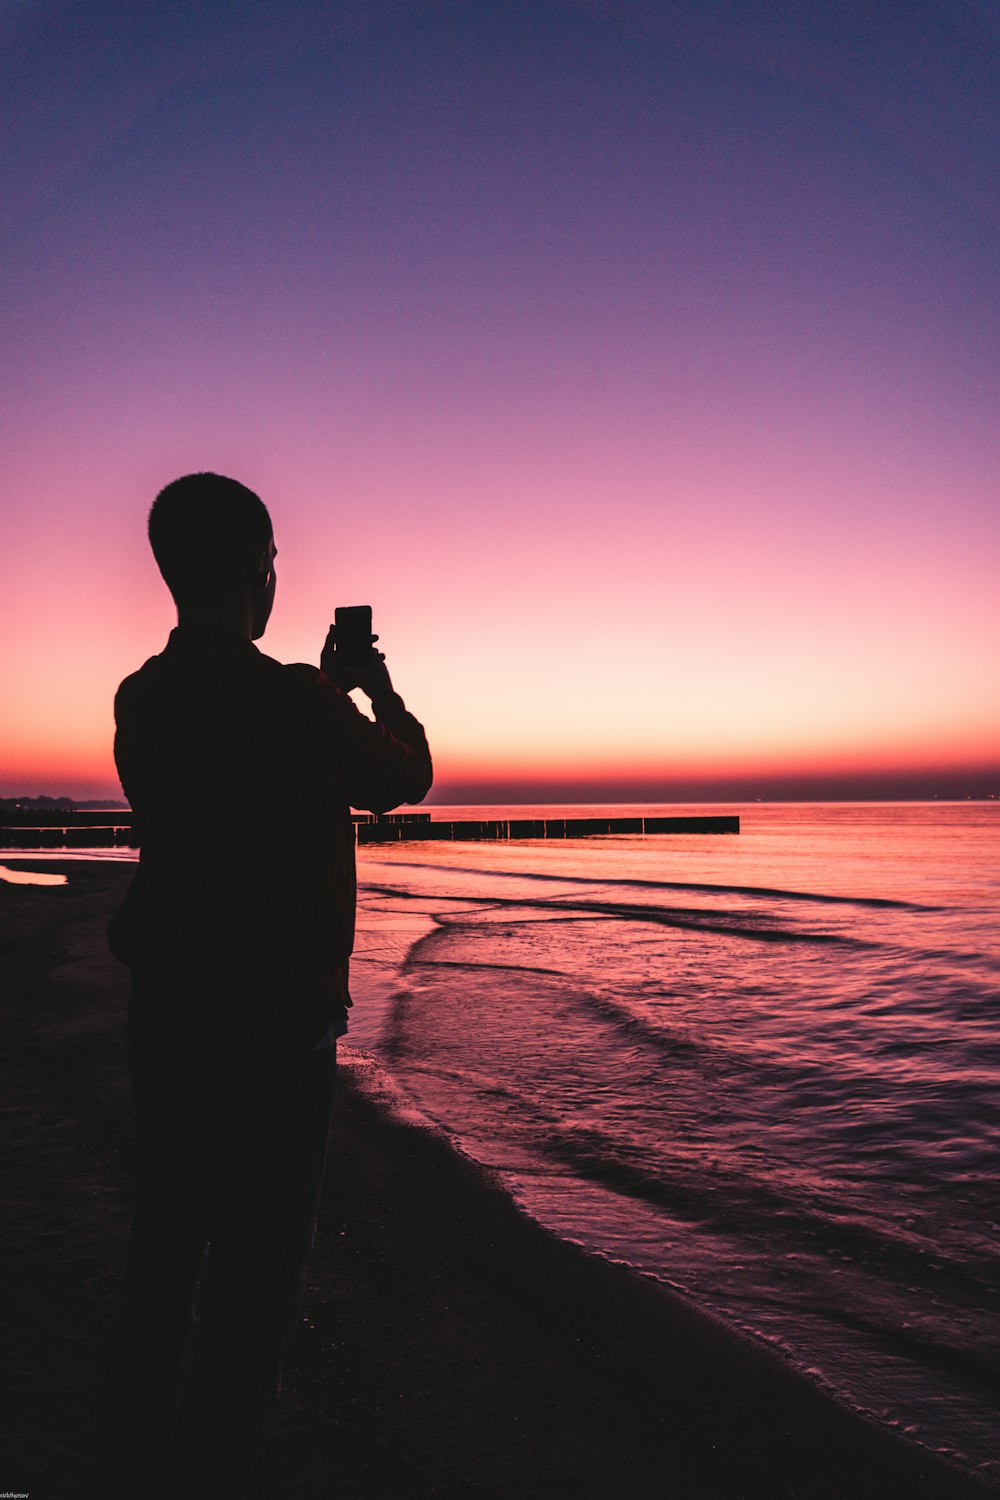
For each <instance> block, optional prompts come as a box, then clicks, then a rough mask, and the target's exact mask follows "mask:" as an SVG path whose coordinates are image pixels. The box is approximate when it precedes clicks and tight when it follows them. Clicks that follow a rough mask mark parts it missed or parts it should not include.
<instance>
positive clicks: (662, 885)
mask: <svg viewBox="0 0 1000 1500" xmlns="http://www.w3.org/2000/svg"><path fill="white" fill-rule="evenodd" d="M393 869H409V870H433V871H434V873H435V874H436V875H441V874H451V873H455V874H459V875H479V876H482V877H484V878H486V879H489V880H537V881H554V882H556V883H557V884H559V885H601V886H628V887H629V888H638V889H642V890H664V891H703V892H705V893H706V894H707V895H721V896H726V895H729V896H763V897H766V898H767V899H769V900H771V899H774V900H780V901H814V902H821V903H827V904H829V905H832V906H864V907H883V908H887V909H889V910H893V911H939V910H941V908H940V907H937V906H929V905H927V904H926V903H924V902H919V901H899V900H896V899H893V898H890V897H888V896H841V895H837V896H834V895H830V894H828V893H825V892H822V891H792V890H787V889H784V888H781V887H777V886H766V885H713V884H707V883H705V882H704V881H697V880H639V879H636V878H635V877H631V876H629V877H625V878H618V877H617V876H611V877H609V878H606V879H602V878H601V877H600V876H596V875H559V874H554V873H551V872H549V871H543V870H497V869H487V868H480V867H478V866H476V865H452V864H449V865H441V864H431V863H430V862H429V861H428V862H422V861H420V860H394V861H393Z"/></svg>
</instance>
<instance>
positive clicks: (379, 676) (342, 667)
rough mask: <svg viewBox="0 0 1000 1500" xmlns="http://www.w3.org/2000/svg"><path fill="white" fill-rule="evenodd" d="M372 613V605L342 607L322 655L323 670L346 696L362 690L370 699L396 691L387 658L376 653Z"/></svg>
mask: <svg viewBox="0 0 1000 1500" xmlns="http://www.w3.org/2000/svg"><path fill="white" fill-rule="evenodd" d="M377 640H378V636H377V635H373V634H372V612H371V606H370V605H368V604H358V605H349V606H347V607H341V606H338V608H337V609H336V610H335V611H334V623H333V624H332V625H331V626H330V629H329V632H328V634H327V637H326V642H325V644H324V646H323V651H322V653H321V655H320V659H319V664H320V669H321V670H322V671H323V672H325V673H326V675H327V677H329V678H330V680H331V682H335V683H336V684H337V686H338V687H339V688H342V689H343V691H344V692H345V693H349V692H350V691H351V690H352V689H353V688H360V689H361V691H362V692H363V693H364V694H365V696H366V697H368V698H372V699H374V698H379V697H383V696H384V695H385V694H386V693H391V692H392V691H393V686H392V681H391V679H390V677H389V669H388V667H387V666H386V664H385V656H384V655H383V653H382V652H381V651H376V650H375V649H374V645H375V642H376V641H377Z"/></svg>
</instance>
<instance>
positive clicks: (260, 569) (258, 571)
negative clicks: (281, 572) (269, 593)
mask: <svg viewBox="0 0 1000 1500" xmlns="http://www.w3.org/2000/svg"><path fill="white" fill-rule="evenodd" d="M250 581H251V584H252V586H253V587H254V588H255V589H266V588H267V586H268V584H269V583H270V582H271V559H270V557H269V556H268V554H267V551H266V550H265V551H264V552H255V553H254V557H253V571H252V573H251V578H250Z"/></svg>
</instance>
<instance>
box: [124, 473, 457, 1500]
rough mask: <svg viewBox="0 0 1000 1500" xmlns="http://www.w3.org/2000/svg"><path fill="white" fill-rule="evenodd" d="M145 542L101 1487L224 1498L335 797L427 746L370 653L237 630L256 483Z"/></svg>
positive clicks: (262, 554) (191, 483) (257, 515)
mask: <svg viewBox="0 0 1000 1500" xmlns="http://www.w3.org/2000/svg"><path fill="white" fill-rule="evenodd" d="M149 537H150V542H151V544H152V548H153V553H154V555H155V557H156V561H157V563H158V564H159V567H160V571H161V572H162V574H163V577H164V579H165V581H166V583H167V585H168V587H169V588H170V591H171V593H172V594H173V596H174V599H175V601H176V603H177V613H178V625H177V628H176V630H174V631H172V632H171V635H170V638H169V640H168V642H167V645H166V648H165V649H164V651H163V652H161V654H160V655H159V656H154V657H152V658H151V659H150V660H149V661H147V662H146V664H145V666H143V667H141V668H140V670H139V671H138V672H136V673H135V674H134V675H133V676H131V677H128V678H126V679H125V681H124V682H123V683H122V684H121V687H120V688H119V690H118V695H117V698H116V700H115V720H116V736H115V758H116V761H117V764H118V770H119V774H120V776H121V781H122V786H123V787H124V789H125V793H126V795H127V797H128V799H129V801H130V803H131V804H132V809H133V814H134V819H135V828H136V831H137V833H138V842H139V846H140V862H139V869H138V873H137V875H136V877H135V880H134V882H133V884H132V886H131V888H130V890H129V892H128V894H127V896H126V898H125V901H124V902H123V904H122V907H121V909H120V910H119V912H118V913H117V914H116V916H115V917H114V919H113V921H112V924H111V929H110V934H109V936H110V942H111V947H112V951H113V952H114V953H115V954H116V955H117V957H119V958H120V959H121V960H122V961H123V962H124V963H126V964H127V965H128V967H129V968H130V970H131V973H132V998H131V1003H130V1007H129V1017H128V1051H129V1068H130V1073H131V1078H132V1089H133V1100H134V1110H135V1122H136V1139H137V1170H136V1198H135V1209H134V1216H133V1223H132V1231H131V1236H130V1240H129V1249H128V1257H127V1264H126V1270H125V1280H124V1294H123V1302H122V1313H121V1318H120V1323H119V1327H118V1331H117V1335H116V1340H115V1346H114V1350H113V1354H112V1359H111V1368H110V1375H109V1381H108V1390H107V1397H106V1404H105V1421H104V1454H105V1476H106V1485H107V1489H108V1494H109V1495H112V1496H122V1497H124V1496H128V1497H129V1500H140V1497H142V1500H147V1497H153V1496H155V1495H159V1494H161V1493H172V1494H184V1495H188V1496H192V1495H202V1494H204V1495H209V1494H211V1495H213V1496H215V1497H219V1500H225V1497H236V1496H240V1495H242V1494H243V1493H244V1491H245V1487H246V1483H247V1479H248V1475H249V1471H250V1467H251V1463H252V1458H253V1454H254V1451H255V1449H256V1446H257V1442H258V1440H259V1436H260V1433H261V1430H262V1427H263V1423H264V1419H265V1416H266V1412H267V1408H268V1405H269V1402H270V1399H271V1396H272V1394H273V1392H274V1389H275V1385H276V1381H277V1376H278V1370H279V1362H280V1359H281V1356H282V1354H283V1352H284V1349H285V1346H286V1344H287V1342H288V1340H289V1338H290V1337H291V1334H292V1332H293V1329H294V1328H295V1325H296V1323H297V1321H298V1316H299V1309H300V1303H301V1296H302V1290H303V1278H304V1273H305V1267H306V1261H307V1258H308V1254H309V1250H310V1247H311V1243H312V1236H313V1230H314V1226H315V1218H316V1210H317V1205H318V1201H319V1193H320V1185H321V1180H322V1175H323V1167H324V1161H325V1154H326V1142H327V1135H328V1130H329V1120H330V1105H331V1099H332V1093H333V1080H334V1071H335V1066H336V1038H337V1036H338V1035H341V1034H342V1033H343V1032H344V1031H345V1030H346V1026H347V1007H348V1006H349V1005H350V1003H351V1001H350V997H349V995H348V988H347V977H348V973H347V971H348V956H349V954H350V952H351V948H352V944H353V936H354V906H355V877H354V829H353V824H352V822H351V817H350V808H351V806H355V807H363V808H370V809H372V810H374V811H384V810H386V809H387V808H390V807H394V806H396V805H397V804H398V803H400V802H403V801H408V802H414V801H419V799H420V798H421V797H423V796H424V795H425V794H426V792H427V791H428V789H429V787H430V784H431V761H430V755H429V752H428V749H427V741H426V739H425V737H424V732H423V730H422V729H421V727H420V725H419V724H418V723H417V721H416V719H414V718H413V717H412V715H410V714H409V713H407V712H406V709H405V708H404V706H403V702H402V699H401V698H400V697H399V696H398V695H397V694H396V693H395V692H394V691H393V688H392V684H391V682H390V680H389V674H388V672H387V670H386V667H385V663H384V660H383V659H382V657H381V656H380V655H379V654H377V653H375V652H373V653H372V659H371V663H370V664H369V665H366V666H364V667H363V668H359V669H357V670H356V671H355V672H353V674H352V675H351V676H350V677H346V676H345V675H344V674H343V673H340V672H338V670H337V667H336V660H335V656H334V654H333V650H332V645H331V643H330V642H329V641H328V643H327V646H326V647H325V649H324V654H323V658H322V660H323V666H324V668H326V669H327V670H326V671H325V672H324V671H319V670H317V669H316V668H315V667H311V666H304V665H297V666H282V665H281V664H280V663H278V662H276V661H273V660H272V659H271V658H270V657H267V656H264V655H262V654H261V653H260V652H259V651H258V650H257V648H256V646H254V645H253V642H254V641H255V640H258V639H259V638H260V636H261V635H262V634H263V633H264V628H265V626H266V624H267V621H268V617H269V616H270V613H271V606H272V604H273V601H274V589H275V557H276V555H277V554H276V548H275V545H274V538H273V534H272V529H271V521H270V518H269V516H268V513H267V510H266V509H265V507H264V505H263V503H262V502H261V500H260V499H259V498H258V497H257V496H256V495H255V494H253V492H252V491H250V490H248V489H246V488H245V487H244V486H243V485H241V484H238V483H236V481H235V480H232V479H225V478H222V477H221V476H219V475H215V474H192V475H188V476H187V477H186V478H183V479H178V480H177V481H175V483H173V484H171V485H168V486H167V488H166V489H165V490H163V491H162V492H161V494H160V495H158V496H157V499H156V502H155V504H154V505H153V509H152V511H151V513H150V517H149ZM331 676H335V677H337V678H338V682H337V683H336V684H335V682H334V681H332V680H331ZM353 687H360V688H361V689H362V691H363V692H364V693H365V694H367V696H368V697H369V698H370V700H371V705H372V709H373V711H374V715H375V717H374V720H372V719H369V718H366V717H365V715H364V714H362V713H360V712H359V711H358V709H357V708H356V707H355V705H354V703H353V702H352V700H351V699H350V698H349V697H348V696H347V691H346V690H349V689H350V688H353ZM203 1261H204V1267H203ZM199 1275H201V1311H200V1320H199V1324H198V1327H197V1330H196V1331H195V1336H194V1338H193V1339H192V1347H191V1351H190V1366H189V1368H188V1369H187V1372H186V1374H185V1376H184V1380H183V1382H181V1379H180V1371H181V1361H182V1357H183V1356H184V1355H185V1351H186V1345H187V1342H188V1333H189V1331H190V1328H191V1314H192V1303H193V1298H194V1291H195V1286H196V1283H197V1282H198V1279H199ZM179 1392H180V1395H179V1399H178V1393H179Z"/></svg>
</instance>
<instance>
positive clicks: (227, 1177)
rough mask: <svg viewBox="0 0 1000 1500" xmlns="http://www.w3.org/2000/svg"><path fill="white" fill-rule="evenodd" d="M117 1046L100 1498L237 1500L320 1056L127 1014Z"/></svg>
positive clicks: (284, 1269)
mask: <svg viewBox="0 0 1000 1500" xmlns="http://www.w3.org/2000/svg"><path fill="white" fill-rule="evenodd" d="M128 1042H129V1046H128V1051H129V1070H130V1073H131V1079H132V1094H133V1101H134V1111H135V1126H136V1146H137V1155H136V1184H135V1208H134V1214H133V1220H132V1229H131V1235H130V1238H129V1246H128V1253H127V1259H126V1266H125V1274H124V1286H123V1292H122V1301H121V1311H120V1316H119V1321H118V1326H117V1329H116V1333H115V1337H114V1341H113V1347H112V1354H111V1361H110V1368H109V1375H108V1383H107V1389H106V1395H105V1407H104V1418H103V1434H102V1436H103V1452H104V1472H105V1485H106V1492H107V1494H108V1496H109V1497H123V1500H124V1497H125V1496H128V1497H129V1500H137V1497H139V1496H143V1497H149V1500H153V1497H155V1496H158V1495H161V1494H162V1495H166V1494H173V1495H177V1494H184V1495H186V1496H192V1497H194V1496H200V1495H206V1496H207V1495H212V1496H213V1497H215V1500H237V1497H241V1496H243V1495H244V1493H245V1491H246V1487H247V1484H248V1482H249V1476H250V1471H251V1467H252V1464H253V1458H254V1454H255V1451H256V1448H257V1445H258V1442H259V1440H260V1436H261V1433H262V1430H263V1426H264V1422H265V1419H266V1416H267V1412H268V1408H269V1406H270V1403H271V1400H272V1398H273V1395H274V1392H275V1389H276V1386H277V1382H278V1376H279V1371H280V1362H281V1358H282V1355H283V1354H284V1351H285V1348H286V1346H287V1344H288V1341H289V1339H290V1338H291V1336H292V1333H293V1331H294V1329H295V1327H296V1325H297V1323H298V1318H299V1313H300V1308H301V1303H302V1293H303V1289H304V1278H305V1271H306V1264H307V1261H308V1258H309V1252H310V1249H311V1247H312V1240H313V1234H314V1230H315V1223H316V1212H317V1208H318V1205H319V1196H320V1188H321V1185H322V1179H323V1169H324V1165H325V1160H326V1146H327V1136H328V1134H329V1126H330V1108H331V1104H332V1101H333V1087H334V1077H335V1072H336V1046H331V1047H326V1048H323V1049H322V1050H320V1051H314V1052H310V1051H306V1050H304V1049H300V1048H293V1047H291V1046H288V1045H283V1044H282V1043H279V1042H276V1041H275V1039H274V1038H273V1037H271V1036H269V1035H266V1034H264V1033H263V1032H262V1030H261V1028H260V1027H259V1026H256V1025H255V1024H253V1023H250V1022H246V1021H240V1020H239V1019H238V1018H236V1019H234V1018H233V1017H231V1016H226V1017H219V1016H211V1015H209V1016H196V1017H192V1016H190V1015H186V1016H182V1015H176V1014H171V1013H165V1012H154V1013H145V1014H144V1013H143V1012H141V1011H139V1010H136V1009H135V1008H134V1009H133V1014H132V1015H131V1016H130V1018H129V1038H128ZM199 1275H200V1276H201V1304H200V1318H199V1321H198V1326H197V1328H196V1329H195V1330H194V1333H193V1337H189V1335H191V1334H192V1306H193V1302H194V1294H195V1288H196V1285H197V1284H198V1280H199ZM189 1345H190V1348H189ZM185 1363H186V1368H184V1369H183V1374H182V1367H183V1366H184V1365H185Z"/></svg>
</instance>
